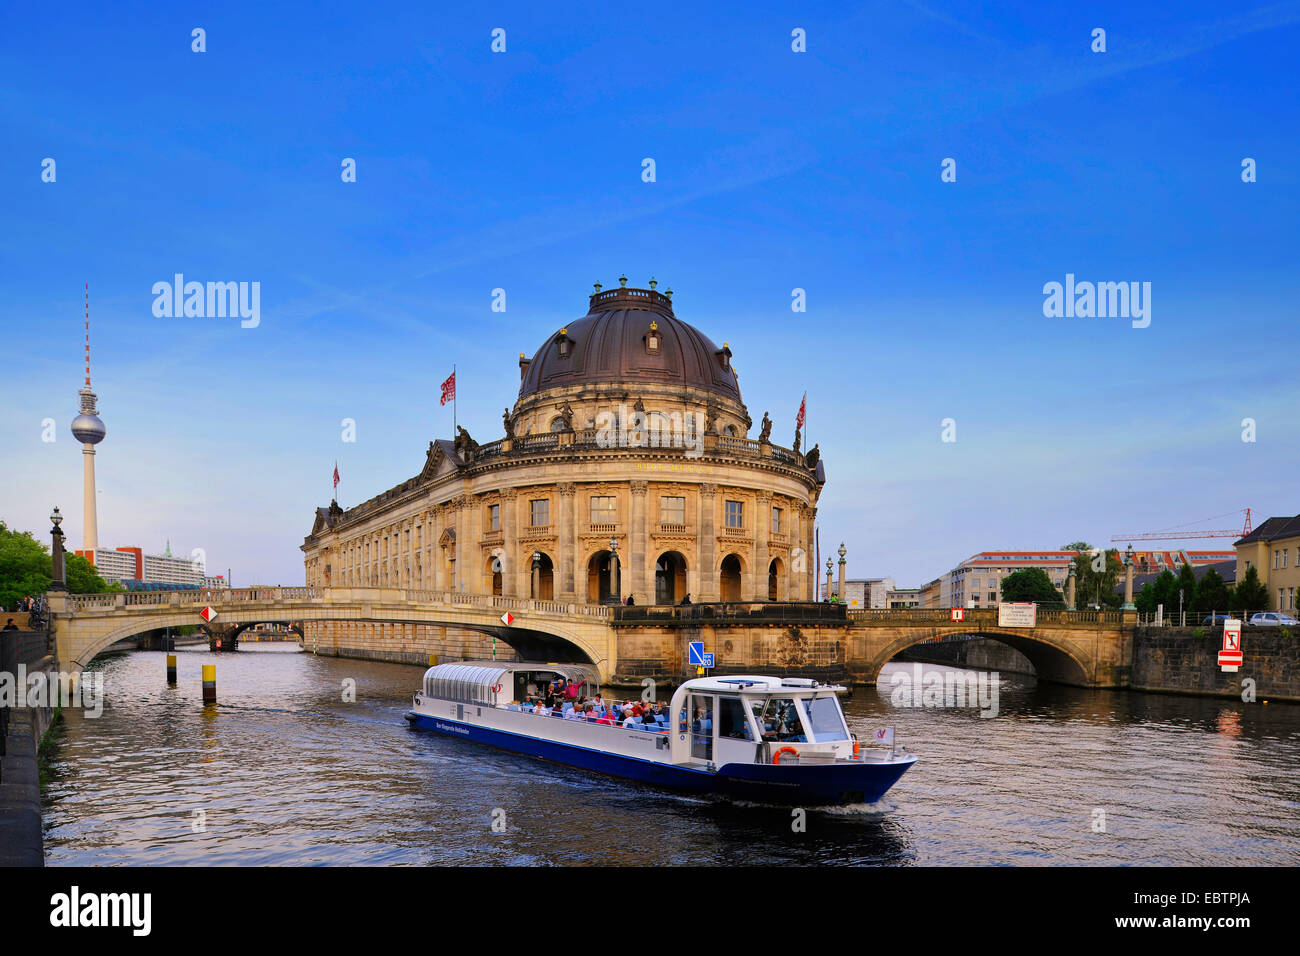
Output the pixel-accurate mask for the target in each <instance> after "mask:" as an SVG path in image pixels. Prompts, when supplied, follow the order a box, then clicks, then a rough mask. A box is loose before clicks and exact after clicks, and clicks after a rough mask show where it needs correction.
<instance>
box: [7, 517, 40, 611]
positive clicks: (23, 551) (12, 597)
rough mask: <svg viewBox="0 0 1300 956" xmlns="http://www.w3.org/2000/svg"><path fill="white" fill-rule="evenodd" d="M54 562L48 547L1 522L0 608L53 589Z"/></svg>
mask: <svg viewBox="0 0 1300 956" xmlns="http://www.w3.org/2000/svg"><path fill="white" fill-rule="evenodd" d="M50 569H51V561H50V555H49V552H48V551H46V549H45V546H44V545H43V544H41V543H40V542H39V541H37V540H36V539H35V538H33V537H32V536H31V534H30V533H28V532H26V531H12V530H10V528H9V526H8V525H6V524H5V523H4V522H3V521H0V606H3V607H6V608H12V607H13V606H14V605H16V604H17V603H18V602H19V601H20V600H21V599H23V598H25V597H31V596H33V595H36V594H44V593H45V592H46V591H47V590H49V587H50Z"/></svg>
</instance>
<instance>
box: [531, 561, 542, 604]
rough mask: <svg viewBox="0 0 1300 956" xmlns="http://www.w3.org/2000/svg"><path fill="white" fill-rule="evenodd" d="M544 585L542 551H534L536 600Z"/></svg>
mask: <svg viewBox="0 0 1300 956" xmlns="http://www.w3.org/2000/svg"><path fill="white" fill-rule="evenodd" d="M541 587H542V552H540V551H534V552H533V600H534V601H536V600H537V598H538V595H539V594H540V592H541Z"/></svg>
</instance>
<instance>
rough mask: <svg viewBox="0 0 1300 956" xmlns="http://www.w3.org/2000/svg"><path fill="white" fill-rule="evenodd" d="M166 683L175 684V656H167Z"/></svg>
mask: <svg viewBox="0 0 1300 956" xmlns="http://www.w3.org/2000/svg"><path fill="white" fill-rule="evenodd" d="M167 683H169V684H175V683H176V655H175V654H168V655H167Z"/></svg>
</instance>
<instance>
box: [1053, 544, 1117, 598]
mask: <svg viewBox="0 0 1300 956" xmlns="http://www.w3.org/2000/svg"><path fill="white" fill-rule="evenodd" d="M1061 550H1062V551H1077V552H1078V553H1077V554H1076V555H1075V556H1074V588H1075V600H1076V602H1077V605H1078V606H1079V607H1081V608H1082V607H1087V606H1088V605H1090V604H1094V603H1095V604H1100V605H1102V607H1112V608H1114V607H1119V606H1120V602H1121V595H1120V594H1118V593H1116V590H1115V588H1116V587H1117V586H1118V584H1119V581H1120V578H1121V576H1122V575H1123V573H1124V563H1123V562H1122V561H1121V560H1120V557H1119V551H1118V550H1117V549H1115V548H1111V549H1110V550H1109V551H1105V552H1102V551H1100V550H1099V549H1094V548H1093V547H1092V546H1091V545H1089V544H1088V542H1086V541H1075V542H1073V543H1072V544H1068V545H1066V546H1065V547H1064V548H1062V549H1061ZM1094 551H1095V552H1096V553H1093V552H1094Z"/></svg>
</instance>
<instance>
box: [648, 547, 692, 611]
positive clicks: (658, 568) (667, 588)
mask: <svg viewBox="0 0 1300 956" xmlns="http://www.w3.org/2000/svg"><path fill="white" fill-rule="evenodd" d="M685 596H686V559H685V558H684V557H682V555H681V553H680V552H677V551H665V552H664V553H663V554H661V555H659V560H657V561H656V562H655V603H656V604H676V603H677V602H679V601H680V600H681V599H682V598H684V597H685Z"/></svg>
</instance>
